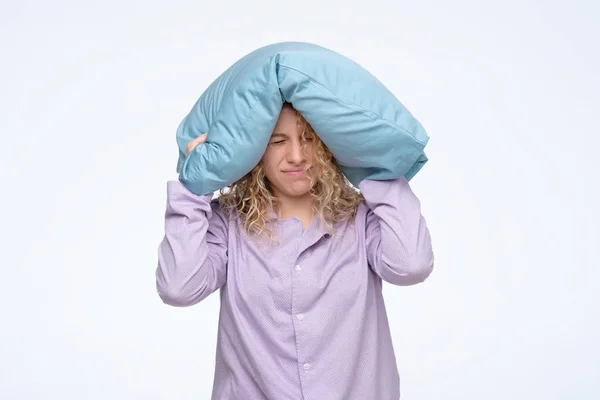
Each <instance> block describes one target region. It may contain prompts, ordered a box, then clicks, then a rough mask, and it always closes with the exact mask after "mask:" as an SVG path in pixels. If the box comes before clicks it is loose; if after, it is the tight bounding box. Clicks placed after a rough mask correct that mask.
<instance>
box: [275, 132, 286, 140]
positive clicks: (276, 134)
mask: <svg viewBox="0 0 600 400" xmlns="http://www.w3.org/2000/svg"><path fill="white" fill-rule="evenodd" d="M281 137H283V138H287V137H288V135H286V134H285V133H280V132H277V133H274V134H272V135H271V139H276V138H281Z"/></svg>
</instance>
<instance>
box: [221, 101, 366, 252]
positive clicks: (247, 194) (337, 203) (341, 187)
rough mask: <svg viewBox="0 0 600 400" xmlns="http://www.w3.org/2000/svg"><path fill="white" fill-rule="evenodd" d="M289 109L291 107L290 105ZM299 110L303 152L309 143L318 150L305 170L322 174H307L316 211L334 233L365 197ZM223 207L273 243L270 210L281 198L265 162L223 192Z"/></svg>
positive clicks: (244, 225) (349, 218) (354, 213)
mask: <svg viewBox="0 0 600 400" xmlns="http://www.w3.org/2000/svg"><path fill="white" fill-rule="evenodd" d="M285 106H291V105H290V104H289V103H286V104H285ZM294 110H295V109H294ZM295 111H296V116H297V124H298V127H299V128H300V131H301V142H302V151H303V153H304V154H305V155H306V144H307V143H308V142H311V143H312V145H313V149H314V155H313V158H312V160H313V161H312V163H311V164H309V165H306V166H305V170H308V169H309V168H311V167H312V166H313V165H315V166H316V167H317V168H316V170H317V171H319V175H318V176H316V177H313V176H312V175H311V174H307V175H308V176H309V179H310V190H309V193H310V195H311V196H312V197H313V198H314V200H315V202H314V212H315V213H316V214H317V215H318V217H319V218H321V219H322V220H323V221H324V222H325V224H326V226H327V228H328V230H329V231H330V232H332V231H333V225H334V224H336V223H340V222H349V221H352V220H353V219H354V217H355V216H356V211H357V209H358V205H359V204H360V202H361V201H362V200H363V196H362V195H361V194H360V193H359V192H358V191H356V190H355V189H354V188H353V187H352V185H351V184H350V182H349V181H348V180H347V179H346V177H345V176H344V174H343V173H342V170H341V169H340V167H339V165H338V164H337V162H336V160H335V158H334V157H333V154H332V153H331V151H330V150H329V149H328V148H327V146H326V145H325V143H323V141H322V140H321V139H320V138H319V137H318V136H317V134H316V132H315V131H314V129H313V128H312V126H311V125H310V124H309V123H308V122H307V121H306V119H304V117H303V116H302V115H301V114H300V112H298V111H297V110H295ZM219 205H220V207H221V209H222V210H223V211H224V212H225V213H226V214H229V215H230V216H233V215H235V214H236V213H235V211H237V214H238V215H239V216H240V218H241V223H242V226H243V227H244V230H245V231H246V232H247V233H255V234H257V235H259V236H260V235H262V234H264V233H267V234H268V236H269V238H270V240H272V239H273V236H272V230H271V229H270V228H269V227H268V225H269V223H270V222H271V217H270V216H269V213H268V210H269V209H272V210H276V209H277V198H276V197H275V196H274V195H273V192H272V191H271V188H270V185H269V181H268V180H267V178H266V176H265V171H264V167H263V164H262V161H261V162H259V163H258V165H256V166H255V167H254V168H253V169H252V171H250V172H249V173H248V174H246V175H245V176H244V177H242V178H241V179H239V180H238V181H236V182H234V183H233V184H232V185H230V186H229V187H227V188H223V189H221V190H220V197H219Z"/></svg>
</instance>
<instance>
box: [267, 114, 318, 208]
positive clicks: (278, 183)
mask: <svg viewBox="0 0 600 400" xmlns="http://www.w3.org/2000/svg"><path fill="white" fill-rule="evenodd" d="M301 146H302V131H301V129H300V127H299V126H298V117H297V114H296V110H294V108H293V107H291V106H289V105H284V107H283V108H282V110H281V113H280V114H279V119H278V120H277V124H276V125H275V128H274V129H273V134H272V135H271V139H270V140H269V144H268V145H267V149H266V151H265V153H264V155H263V157H262V163H263V168H264V171H265V176H266V177H267V179H268V180H269V183H270V185H271V189H272V190H273V194H274V195H275V196H276V197H288V198H297V197H303V196H309V190H310V180H309V177H308V175H307V172H306V171H304V168H305V167H306V165H307V163H310V162H311V161H312V158H313V153H314V148H313V144H312V142H311V141H308V142H306V146H305V151H304V153H303V152H302V148H301ZM313 171H314V170H313V168H312V167H311V169H309V171H308V174H312V173H313ZM311 176H312V175H311Z"/></svg>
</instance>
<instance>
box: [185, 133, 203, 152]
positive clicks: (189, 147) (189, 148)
mask: <svg viewBox="0 0 600 400" xmlns="http://www.w3.org/2000/svg"><path fill="white" fill-rule="evenodd" d="M206 136H208V133H203V134H202V135H200V136H198V137H197V138H195V139H192V140H190V141H189V142H188V143H187V146H185V155H186V156H187V155H188V154H190V152H191V151H192V150H194V149H195V148H196V146H198V145H199V144H202V143H204V142H205V141H206Z"/></svg>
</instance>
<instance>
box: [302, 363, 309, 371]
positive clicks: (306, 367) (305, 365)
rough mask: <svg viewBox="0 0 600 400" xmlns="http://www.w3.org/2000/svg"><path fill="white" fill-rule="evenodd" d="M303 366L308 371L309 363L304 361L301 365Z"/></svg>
mask: <svg viewBox="0 0 600 400" xmlns="http://www.w3.org/2000/svg"><path fill="white" fill-rule="evenodd" d="M303 367H304V369H305V370H306V371H308V370H309V369H310V364H309V363H306V364H304V365H303Z"/></svg>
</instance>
